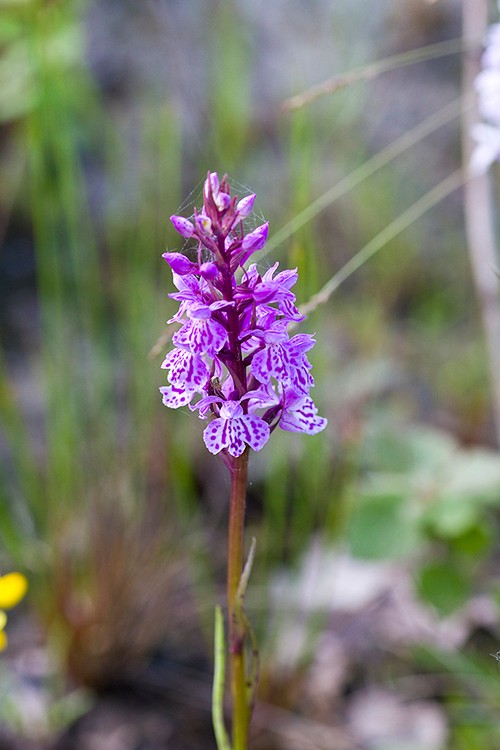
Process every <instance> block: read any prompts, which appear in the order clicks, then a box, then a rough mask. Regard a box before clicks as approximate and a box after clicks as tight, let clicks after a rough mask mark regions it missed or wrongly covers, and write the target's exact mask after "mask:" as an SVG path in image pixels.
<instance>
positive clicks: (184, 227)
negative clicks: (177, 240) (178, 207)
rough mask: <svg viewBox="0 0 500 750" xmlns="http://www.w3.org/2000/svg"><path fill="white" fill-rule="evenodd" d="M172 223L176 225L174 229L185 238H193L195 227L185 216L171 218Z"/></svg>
mask: <svg viewBox="0 0 500 750" xmlns="http://www.w3.org/2000/svg"><path fill="white" fill-rule="evenodd" d="M170 221H171V222H172V224H173V225H174V228H175V229H176V230H177V231H178V232H179V234H181V235H182V236H183V237H186V239H187V238H188V237H192V235H193V232H194V227H193V225H192V223H191V222H190V221H189V219H185V218H184V216H175V214H174V216H171V217H170Z"/></svg>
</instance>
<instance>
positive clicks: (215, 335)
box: [172, 318, 227, 357]
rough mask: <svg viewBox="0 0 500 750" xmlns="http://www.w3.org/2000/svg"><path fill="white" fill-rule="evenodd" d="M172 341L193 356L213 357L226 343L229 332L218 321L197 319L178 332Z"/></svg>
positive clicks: (190, 321)
mask: <svg viewBox="0 0 500 750" xmlns="http://www.w3.org/2000/svg"><path fill="white" fill-rule="evenodd" d="M172 341H173V343H174V344H175V345H176V346H180V347H182V348H185V349H189V351H190V352H192V353H193V354H208V355H209V356H210V357H213V356H214V355H215V354H216V353H217V352H218V351H220V350H221V349H222V347H223V346H224V344H225V343H226V341H227V331H226V330H225V328H224V327H223V326H222V325H221V324H220V323H218V322H217V321H216V320H211V319H210V318H208V319H206V318H205V319H203V318H197V319H194V320H189V321H188V322H187V323H185V324H184V325H183V327H182V328H181V329H180V331H176V333H174V335H173V336H172Z"/></svg>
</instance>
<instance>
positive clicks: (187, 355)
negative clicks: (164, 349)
mask: <svg viewBox="0 0 500 750" xmlns="http://www.w3.org/2000/svg"><path fill="white" fill-rule="evenodd" d="M162 368H163V369H164V370H169V374H168V380H169V382H170V383H172V385H175V386H182V385H184V386H185V387H186V388H188V389H189V390H192V391H199V392H200V393H203V392H204V389H205V387H206V383H207V380H208V378H209V376H210V373H209V371H208V367H207V365H206V364H205V361H204V359H203V357H202V356H201V355H200V354H193V353H192V352H190V351H188V350H187V349H181V348H178V349H172V351H170V352H169V353H168V354H167V356H166V357H165V359H164V361H163V364H162Z"/></svg>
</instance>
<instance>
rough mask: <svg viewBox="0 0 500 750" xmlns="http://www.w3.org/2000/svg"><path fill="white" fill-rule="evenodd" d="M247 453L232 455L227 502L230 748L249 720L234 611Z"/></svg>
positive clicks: (244, 739)
mask: <svg viewBox="0 0 500 750" xmlns="http://www.w3.org/2000/svg"><path fill="white" fill-rule="evenodd" d="M248 453H249V451H248V448H247V449H246V450H245V452H244V453H243V454H242V455H241V456H239V457H238V458H234V459H233V462H232V467H231V498H230V505H229V529H228V563H227V606H228V620H229V669H230V684H231V699H232V713H233V723H232V736H233V750H247V747H248V725H249V720H250V716H249V713H250V712H249V705H248V699H247V689H246V668H245V628H244V624H243V623H242V622H241V618H239V617H238V613H237V611H236V603H237V592H238V586H239V582H240V579H241V574H242V572H243V541H244V527H245V506H246V492H247V475H248Z"/></svg>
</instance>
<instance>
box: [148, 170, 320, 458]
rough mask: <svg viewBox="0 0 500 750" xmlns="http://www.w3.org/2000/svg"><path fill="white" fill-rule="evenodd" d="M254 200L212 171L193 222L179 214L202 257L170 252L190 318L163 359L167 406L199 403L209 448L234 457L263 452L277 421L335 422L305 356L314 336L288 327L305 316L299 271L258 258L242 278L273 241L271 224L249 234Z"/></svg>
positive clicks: (312, 426) (301, 428) (304, 426)
mask: <svg viewBox="0 0 500 750" xmlns="http://www.w3.org/2000/svg"><path fill="white" fill-rule="evenodd" d="M254 202H255V195H254V194H251V195H247V196H244V197H243V198H241V199H240V200H238V199H237V198H236V197H231V190H230V187H229V184H228V181H227V177H225V176H224V177H223V178H222V179H219V176H218V174H217V172H210V173H209V174H208V176H207V179H206V180H205V183H204V187H203V205H202V206H201V207H200V209H199V210H196V209H195V211H194V218H193V219H192V220H190V219H186V218H184V217H182V216H176V215H174V216H172V217H171V221H172V223H173V225H174V227H175V229H176V230H177V231H178V232H179V234H180V235H181V236H182V237H184V238H186V239H187V240H190V241H191V242H194V243H196V247H194V248H193V252H191V251H189V254H190V257H192V258H195V257H197V258H198V261H197V262H196V261H195V260H190V259H189V258H188V257H186V255H184V254H182V253H175V252H167V253H165V254H164V255H163V257H164V258H165V260H166V262H167V263H168V264H169V266H170V267H171V269H172V272H173V277H174V283H175V286H176V287H177V291H176V292H174V293H172V294H171V295H170V296H171V297H172V298H173V299H176V300H177V301H178V302H179V303H180V307H179V310H178V312H177V313H176V314H175V315H174V316H173V318H172V319H171V320H172V322H177V323H181V328H180V329H179V330H178V331H176V332H175V333H174V335H173V337H172V342H173V344H174V349H173V350H172V351H171V352H169V353H168V354H167V356H166V358H165V360H164V362H163V365H162V367H163V368H164V369H166V370H168V382H169V385H168V386H165V387H162V388H161V389H160V390H161V393H162V397H163V403H164V404H165V405H166V406H169V407H170V408H174V409H176V408H179V407H183V406H187V405H189V406H190V407H191V408H199V414H200V417H201V418H202V419H205V420H209V424H208V426H207V428H206V429H205V432H204V441H205V445H206V446H207V448H208V450H209V451H210V452H211V453H220V454H222V455H223V456H225V457H226V458H227V459H228V460H229V461H231V460H232V459H233V458H237V457H238V456H240V455H241V454H242V452H243V451H244V450H245V449H246V447H247V446H249V447H250V448H251V449H252V450H260V449H261V448H262V447H263V445H264V444H265V443H266V442H267V440H268V439H269V436H270V434H271V433H272V432H273V430H274V429H275V428H276V427H277V426H279V427H281V428H282V429H284V430H289V431H294V432H304V433H306V434H310V435H314V434H316V433H317V432H319V431H320V430H323V429H324V428H325V427H326V424H327V421H326V419H324V418H323V417H319V416H318V413H317V409H316V406H315V405H314V403H313V401H312V399H311V397H310V395H309V392H310V389H311V388H312V387H313V385H314V380H313V378H312V375H311V373H310V370H311V364H310V362H309V360H308V359H307V356H306V353H307V352H309V350H310V349H312V347H313V346H314V343H315V341H314V338H313V337H312V336H309V335H308V334H296V335H294V336H292V337H290V335H289V332H288V329H289V327H290V325H291V324H296V323H297V322H300V321H302V320H304V316H303V315H301V314H300V312H299V310H298V309H297V307H296V304H295V295H294V294H293V292H292V287H293V286H294V284H295V283H296V281H297V269H294V270H282V271H280V272H277V269H278V264H277V263H276V264H275V265H274V266H272V267H271V268H269V269H268V270H267V271H265V272H264V273H263V274H262V275H261V274H260V273H259V271H258V269H257V265H256V264H255V263H254V264H252V265H251V266H250V267H249V268H248V269H247V270H246V271H243V275H241V274H240V276H241V278H239V279H238V278H237V277H236V272H237V269H238V268H239V267H241V266H243V264H244V263H245V262H246V261H247V260H248V258H250V257H251V256H252V255H253V254H254V253H256V252H257V251H258V250H261V249H262V248H263V247H264V246H265V243H266V240H267V235H268V231H269V225H268V223H267V222H266V223H264V224H261V225H260V226H258V227H257V228H255V229H252V230H251V231H249V232H246V231H245V227H244V223H245V220H246V219H247V218H248V217H249V216H250V214H251V212H252V210H253V206H254ZM188 244H189V243H188ZM196 397H198V398H199V399H200V400H199V401H198V402H197V403H196V401H195V399H196ZM193 403H194V407H193Z"/></svg>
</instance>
